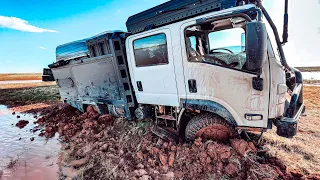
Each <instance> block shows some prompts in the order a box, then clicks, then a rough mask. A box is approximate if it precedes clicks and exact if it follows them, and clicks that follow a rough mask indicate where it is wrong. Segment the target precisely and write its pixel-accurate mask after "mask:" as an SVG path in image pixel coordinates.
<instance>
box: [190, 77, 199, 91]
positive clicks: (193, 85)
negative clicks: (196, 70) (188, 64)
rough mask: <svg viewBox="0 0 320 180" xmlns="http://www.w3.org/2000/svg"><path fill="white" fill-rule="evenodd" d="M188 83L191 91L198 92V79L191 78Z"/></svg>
mask: <svg viewBox="0 0 320 180" xmlns="http://www.w3.org/2000/svg"><path fill="white" fill-rule="evenodd" d="M188 85H189V92H190V93H197V81H196V80H195V79H189V80H188Z"/></svg>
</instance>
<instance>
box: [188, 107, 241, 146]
mask: <svg viewBox="0 0 320 180" xmlns="http://www.w3.org/2000/svg"><path fill="white" fill-rule="evenodd" d="M185 132H186V139H187V140H189V141H193V140H194V139H196V138H198V137H201V138H206V139H212V140H216V141H227V140H229V139H230V138H231V137H233V136H235V134H236V131H235V129H234V128H233V127H232V126H231V125H230V124H229V123H228V122H227V121H226V120H224V119H223V118H221V117H220V116H218V115H215V114H211V113H205V114H200V115H197V116H194V117H193V118H192V119H191V120H190V121H189V123H188V125H187V127H186V131H185Z"/></svg>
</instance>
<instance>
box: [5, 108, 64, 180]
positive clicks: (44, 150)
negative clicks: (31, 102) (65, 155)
mask: <svg viewBox="0 0 320 180" xmlns="http://www.w3.org/2000/svg"><path fill="white" fill-rule="evenodd" d="M27 109H28V108H27ZM0 112H2V113H0V171H2V177H0V179H1V180H2V179H3V180H5V179H26V180H28V179H40V180H41V179H58V174H57V172H58V165H57V161H58V153H59V152H60V147H61V146H60V143H59V141H58V140H57V136H56V137H54V138H52V139H49V140H46V139H45V138H43V137H39V136H38V134H39V132H35V133H33V132H32V131H31V129H33V128H34V127H35V126H36V125H35V124H34V123H33V122H34V121H35V120H36V119H35V118H34V115H32V114H24V113H16V114H14V115H13V114H12V110H10V109H8V108H7V107H6V106H4V105H0ZM17 116H20V118H17ZM19 120H27V121H29V124H28V125H27V126H26V127H24V128H23V129H19V128H18V127H16V126H15V124H16V123H17V122H18V121H19ZM32 137H34V141H31V140H30V138H32ZM0 174H1V172H0Z"/></svg>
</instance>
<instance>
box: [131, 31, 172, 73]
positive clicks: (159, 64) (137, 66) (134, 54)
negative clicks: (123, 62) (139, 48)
mask: <svg viewBox="0 0 320 180" xmlns="http://www.w3.org/2000/svg"><path fill="white" fill-rule="evenodd" d="M161 34H163V35H164V36H165V40H166V43H165V45H166V49H167V62H166V63H157V64H148V65H140V66H139V65H137V60H136V59H137V58H136V52H135V49H134V42H135V41H137V40H141V39H144V38H148V37H152V36H157V35H161ZM132 51H133V56H134V63H135V65H136V68H143V67H150V66H161V65H168V64H169V63H170V62H169V49H168V41H167V34H166V33H165V32H159V33H156V34H152V35H148V36H144V37H140V38H137V39H134V40H133V41H132Z"/></svg>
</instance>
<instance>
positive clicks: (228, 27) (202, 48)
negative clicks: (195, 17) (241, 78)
mask: <svg viewBox="0 0 320 180" xmlns="http://www.w3.org/2000/svg"><path fill="white" fill-rule="evenodd" d="M245 24H246V21H245V20H244V19H243V18H231V19H230V18H229V19H225V20H219V21H213V22H208V23H206V24H201V25H196V26H191V27H189V28H187V29H186V36H187V37H186V38H187V39H186V46H187V53H188V60H189V61H197V62H206V63H212V64H217V65H222V66H227V67H231V68H236V69H243V70H245V62H246V52H245V28H244V27H245Z"/></svg>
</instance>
